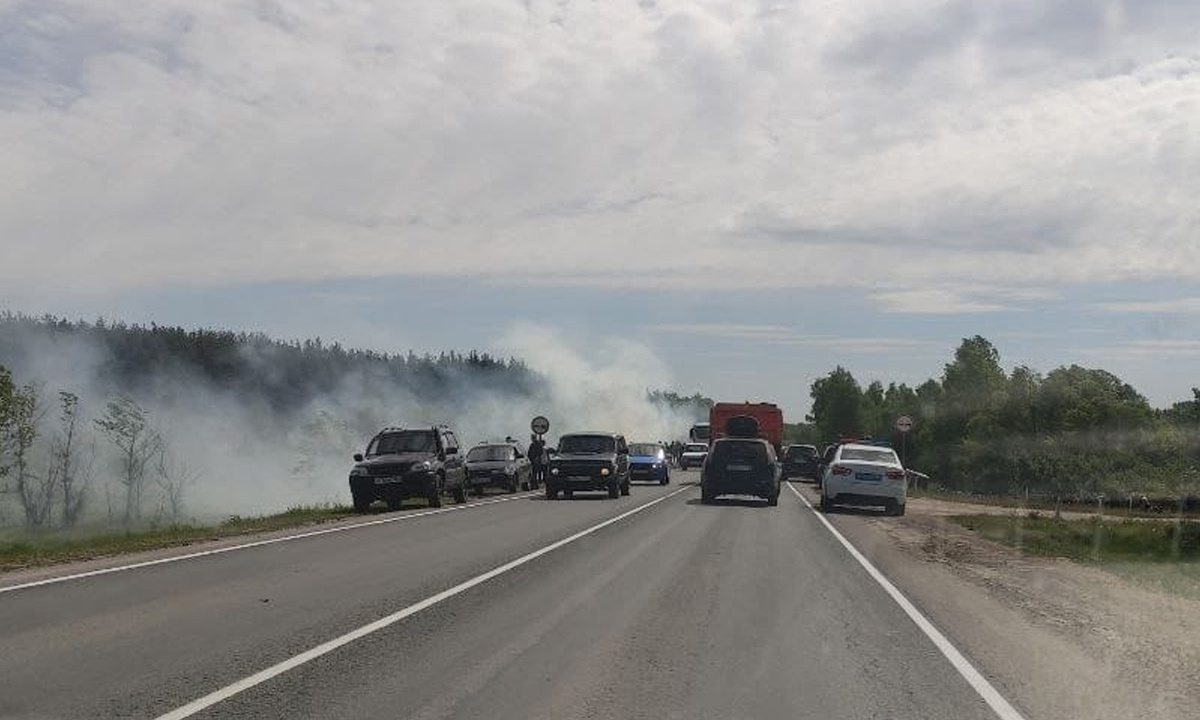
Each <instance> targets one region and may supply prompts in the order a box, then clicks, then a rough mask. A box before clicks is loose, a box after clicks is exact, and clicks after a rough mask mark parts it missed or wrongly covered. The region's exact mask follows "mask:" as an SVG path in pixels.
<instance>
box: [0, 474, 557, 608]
mask: <svg viewBox="0 0 1200 720" xmlns="http://www.w3.org/2000/svg"><path fill="white" fill-rule="evenodd" d="M537 494H539V493H535V492H529V493H522V494H520V495H506V496H504V497H502V498H495V499H494V500H483V501H481V502H474V503H467V504H466V505H452V506H450V507H444V508H438V509H436V510H422V511H421V512H414V513H406V514H403V515H393V516H390V517H385V518H380V519H379V520H368V521H367V522H360V523H354V524H353V525H339V526H338V527H332V528H323V529H321V530H311V531H309V532H302V533H296V534H294V535H285V536H283V537H277V538H268V539H266V540H255V541H253V542H248V543H241V544H238V545H230V546H228V547H219V548H213V549H212V550H200V551H197V552H190V553H185V554H183V555H172V556H171V557H165V558H158V559H157V560H145V561H143V562H136V563H130V564H128V565H117V566H115V567H109V568H101V569H99V570H89V571H87V572H81V573H72V574H70V575H59V576H57V577H50V578H45V579H43V580H34V581H32V582H27V583H21V584H19V585H8V586H6V587H0V595H3V594H4V593H8V592H16V591H17V590H28V589H29V588H35V587H42V586H43V585H55V584H57V583H64V582H67V581H68V580H82V579H84V578H90V577H96V576H97V575H111V574H112V573H119V572H125V571H127V570H139V569H141V568H147V567H153V566H155V565H166V564H167V563H175V562H181V561H183V560H195V559H196V558H202V557H208V556H210V555H222V554H224V553H229V552H233V551H235V550H247V549H249V548H256V547H262V546H264V545H275V544H276V543H283V542H290V541H292V540H302V539H304V538H311V537H317V536H319V535H330V534H332V533H341V532H349V531H350V530H358V529H360V528H365V527H373V526H375V525H386V524H388V523H394V522H400V521H401V520H412V519H414V518H419V517H427V516H429V515H440V514H442V513H448V512H454V511H455V510H466V509H468V508H476V507H482V506H484V505H495V504H496V503H502V502H509V501H510V500H520V499H522V498H527V497H532V496H533V495H537Z"/></svg>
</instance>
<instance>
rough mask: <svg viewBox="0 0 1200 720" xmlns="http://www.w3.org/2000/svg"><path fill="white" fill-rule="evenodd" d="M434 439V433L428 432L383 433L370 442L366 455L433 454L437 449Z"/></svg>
mask: <svg viewBox="0 0 1200 720" xmlns="http://www.w3.org/2000/svg"><path fill="white" fill-rule="evenodd" d="M434 438H435V435H434V433H433V432H431V431H428V430H406V431H403V432H393V433H385V434H383V435H379V436H377V437H376V438H375V439H374V440H372V441H371V445H370V446H368V448H367V455H392V454H396V453H410V452H434V451H435V450H436V449H437V444H436V441H435V439H434Z"/></svg>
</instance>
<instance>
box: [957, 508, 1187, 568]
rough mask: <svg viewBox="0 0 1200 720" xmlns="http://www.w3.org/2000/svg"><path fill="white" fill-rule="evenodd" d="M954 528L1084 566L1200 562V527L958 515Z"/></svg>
mask: <svg viewBox="0 0 1200 720" xmlns="http://www.w3.org/2000/svg"><path fill="white" fill-rule="evenodd" d="M949 520H950V521H951V522H954V523H956V524H958V525H961V526H963V527H965V528H967V529H969V530H973V531H975V532H976V533H978V534H980V535H981V536H983V537H985V538H987V539H989V540H995V541H997V542H1001V543H1004V544H1005V545H1011V546H1012V547H1015V548H1017V549H1019V550H1021V551H1022V552H1024V553H1027V554H1029V555H1041V556H1047V557H1065V558H1070V559H1071V560H1077V561H1081V562H1097V563H1109V562H1159V563H1161V562H1188V563H1191V562H1197V561H1200V522H1195V521H1183V522H1179V523H1173V522H1155V523H1150V522H1143V521H1138V520H1112V519H1105V520H1100V519H1097V518H1087V519H1076V520H1065V519H1062V518H1054V517H1044V516H1042V515H1041V514H1040V513H1037V512H1032V513H1029V514H1028V515H1024V516H1012V515H954V516H952V517H950V518H949Z"/></svg>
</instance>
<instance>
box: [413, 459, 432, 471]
mask: <svg viewBox="0 0 1200 720" xmlns="http://www.w3.org/2000/svg"><path fill="white" fill-rule="evenodd" d="M432 469H433V463H431V462H429V461H428V460H422V461H421V462H419V463H414V464H413V466H412V467H411V468H409V471H410V472H429V471H430V470H432Z"/></svg>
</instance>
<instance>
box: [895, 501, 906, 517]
mask: <svg viewBox="0 0 1200 720" xmlns="http://www.w3.org/2000/svg"><path fill="white" fill-rule="evenodd" d="M906 507H908V505H907V503H902V504H899V505H897V506H896V517H904V508H906Z"/></svg>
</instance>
